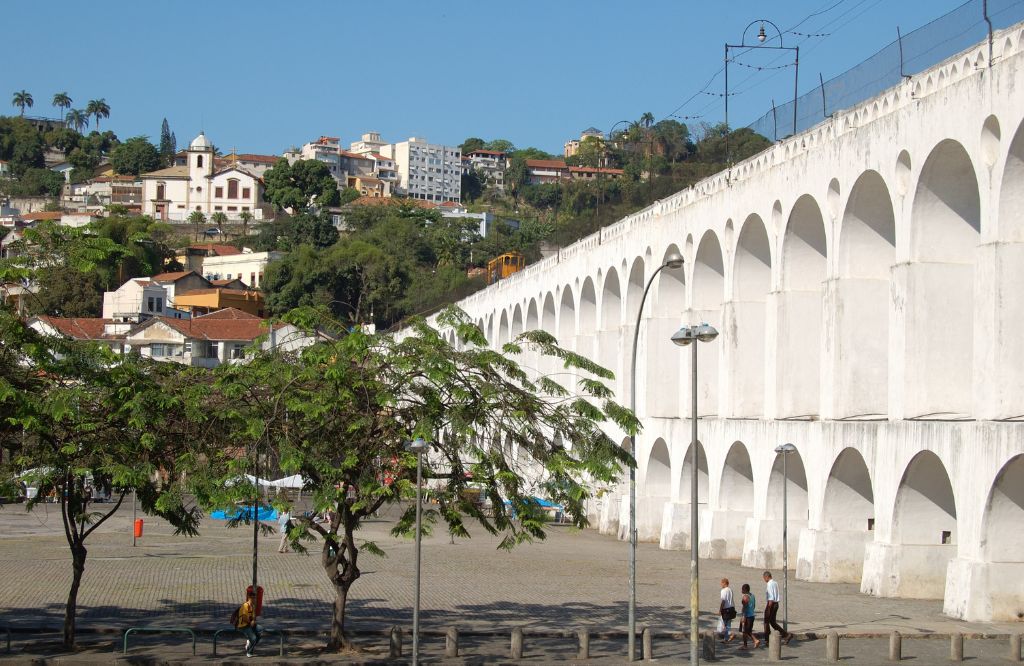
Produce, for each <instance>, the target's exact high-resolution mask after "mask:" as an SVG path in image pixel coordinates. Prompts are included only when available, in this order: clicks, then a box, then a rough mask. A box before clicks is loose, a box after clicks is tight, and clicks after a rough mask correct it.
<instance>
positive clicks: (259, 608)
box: [245, 585, 263, 615]
mask: <svg viewBox="0 0 1024 666" xmlns="http://www.w3.org/2000/svg"><path fill="white" fill-rule="evenodd" d="M250 592H252V585H250V586H249V587H247V588H245V596H247V597H248V596H249V593H250ZM256 615H263V586H262V585H257V586H256Z"/></svg>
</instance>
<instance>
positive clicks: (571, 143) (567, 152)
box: [563, 127, 604, 157]
mask: <svg viewBox="0 0 1024 666" xmlns="http://www.w3.org/2000/svg"><path fill="white" fill-rule="evenodd" d="M591 136H594V137H597V138H598V139H601V140H602V141H604V132H602V131H601V130H599V129H597V128H596V127H588V128H587V129H585V130H583V131H582V132H580V138H579V139H569V140H568V141H566V142H565V146H564V150H563V155H564V157H572V156H573V155H575V154H576V153H578V152H579V150H580V144H581V143H583V140H584V139H586V138H587V137H591Z"/></svg>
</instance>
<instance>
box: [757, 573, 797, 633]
mask: <svg viewBox="0 0 1024 666" xmlns="http://www.w3.org/2000/svg"><path fill="white" fill-rule="evenodd" d="M761 577H762V578H764V582H765V592H764V599H765V603H764V643H765V645H768V637H769V635H770V634H771V633H772V631H771V630H772V629H775V631H777V632H778V633H780V634H781V635H782V643H783V644H784V645H789V641H790V640H792V638H793V634H789V633H786V632H785V631H784V630H783V629H782V627H780V626H779V622H778V620H776V617H777V616H778V614H779V584H778V583H777V582H775V580H773V579H772V572H771V571H765V572H764V573H763V574H761Z"/></svg>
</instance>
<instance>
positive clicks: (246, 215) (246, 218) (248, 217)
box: [238, 210, 253, 238]
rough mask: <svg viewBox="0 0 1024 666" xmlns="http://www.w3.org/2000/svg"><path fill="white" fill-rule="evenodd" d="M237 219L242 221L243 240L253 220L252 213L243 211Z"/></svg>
mask: <svg viewBox="0 0 1024 666" xmlns="http://www.w3.org/2000/svg"><path fill="white" fill-rule="evenodd" d="M238 218H239V219H240V220H242V238H245V237H247V236H248V235H249V224H250V223H251V222H252V220H253V216H252V213H250V212H249V211H247V210H243V211H242V213H241V214H240V215H239V216H238Z"/></svg>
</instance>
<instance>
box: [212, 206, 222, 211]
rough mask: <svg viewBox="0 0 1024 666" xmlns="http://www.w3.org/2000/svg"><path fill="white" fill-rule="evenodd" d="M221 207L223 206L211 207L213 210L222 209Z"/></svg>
mask: <svg viewBox="0 0 1024 666" xmlns="http://www.w3.org/2000/svg"><path fill="white" fill-rule="evenodd" d="M223 208H224V207H223V206H214V207H213V209H214V210H223Z"/></svg>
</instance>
